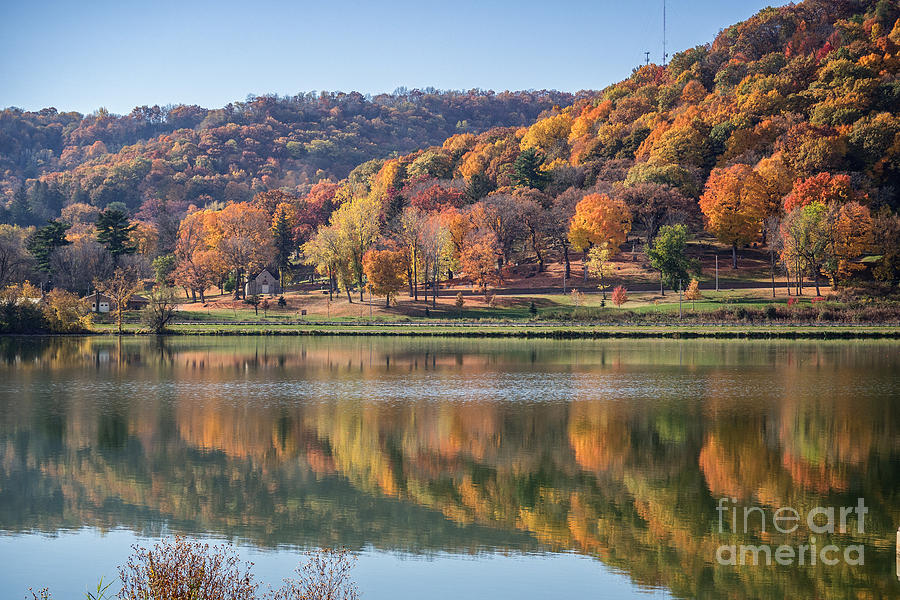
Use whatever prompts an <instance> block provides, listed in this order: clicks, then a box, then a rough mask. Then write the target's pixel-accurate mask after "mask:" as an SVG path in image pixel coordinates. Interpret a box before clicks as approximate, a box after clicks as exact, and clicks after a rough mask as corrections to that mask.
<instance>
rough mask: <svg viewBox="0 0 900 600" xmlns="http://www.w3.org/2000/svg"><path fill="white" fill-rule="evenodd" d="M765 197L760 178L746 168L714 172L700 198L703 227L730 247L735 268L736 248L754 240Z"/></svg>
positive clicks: (734, 167) (759, 223)
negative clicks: (703, 219)
mask: <svg viewBox="0 0 900 600" xmlns="http://www.w3.org/2000/svg"><path fill="white" fill-rule="evenodd" d="M767 198H768V194H767V193H766V187H765V184H764V182H763V180H762V178H761V177H760V176H759V175H758V174H757V173H756V172H754V170H753V169H752V168H751V167H750V166H749V165H743V164H738V165H734V166H731V167H728V168H724V169H713V171H712V173H710V175H709V179H708V180H707V182H706V189H705V190H704V192H703V195H702V196H700V210H701V211H703V216H704V217H705V218H706V225H707V227H708V228H709V230H710V231H711V232H712V233H713V234H714V235H715V236H716V237H717V238H718V239H719V241H721V242H723V243H725V244H729V245H730V246H731V259H732V265H733V266H734V268H737V247H738V245H743V244H747V243H750V242H751V241H753V240H755V239H756V238H757V236H758V235H759V233H760V230H761V227H762V221H763V219H764V218H765V217H766V204H767V202H766V200H767Z"/></svg>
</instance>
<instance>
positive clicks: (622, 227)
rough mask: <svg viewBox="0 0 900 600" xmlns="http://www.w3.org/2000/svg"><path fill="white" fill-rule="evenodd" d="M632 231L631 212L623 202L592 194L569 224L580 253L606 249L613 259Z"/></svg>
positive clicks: (587, 197) (580, 204)
mask: <svg viewBox="0 0 900 600" xmlns="http://www.w3.org/2000/svg"><path fill="white" fill-rule="evenodd" d="M630 231H631V211H630V210H628V205H627V204H625V202H624V201H623V200H621V199H619V198H610V197H609V196H608V195H606V194H588V195H587V196H585V197H584V198H582V199H581V201H580V202H579V203H578V204H576V205H575V215H574V216H573V217H572V220H571V221H570V222H569V241H570V242H572V246H573V247H574V248H575V249H576V250H580V251H581V250H588V249H589V248H590V247H591V246H602V247H604V248H605V249H606V250H608V252H609V256H612V255H614V254H615V253H616V252H618V251H619V246H621V245H622V244H623V243H624V242H625V240H626V239H627V238H628V232H630ZM586 258H587V257H585V261H584V265H585V267H584V278H585V281H586V280H587V262H588V261H587V260H586Z"/></svg>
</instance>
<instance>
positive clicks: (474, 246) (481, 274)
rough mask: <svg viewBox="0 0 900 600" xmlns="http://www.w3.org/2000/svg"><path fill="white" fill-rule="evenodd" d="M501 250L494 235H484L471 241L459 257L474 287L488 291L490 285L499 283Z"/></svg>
mask: <svg viewBox="0 0 900 600" xmlns="http://www.w3.org/2000/svg"><path fill="white" fill-rule="evenodd" d="M499 256H500V248H499V246H498V244H497V238H496V236H494V234H493V233H490V232H487V233H482V234H481V235H479V236H478V237H476V238H475V239H472V240H470V241H469V242H468V243H467V244H466V245H465V247H464V248H463V250H462V252H461V253H460V256H459V262H460V267H461V268H462V270H463V272H464V273H465V274H466V275H467V276H468V277H469V279H471V280H472V285H474V286H475V287H477V288H480V289H481V290H486V289H487V287H488V285H489V284H491V283H493V282H495V281H497V279H498V273H497V258H498V257H499Z"/></svg>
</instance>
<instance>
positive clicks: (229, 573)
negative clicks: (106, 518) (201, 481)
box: [30, 536, 359, 600]
mask: <svg viewBox="0 0 900 600" xmlns="http://www.w3.org/2000/svg"><path fill="white" fill-rule="evenodd" d="M355 563H356V556H355V555H354V554H352V553H351V552H348V551H347V550H343V549H330V548H325V549H322V550H315V551H311V552H307V553H306V562H304V563H302V564H301V565H300V566H298V567H297V570H296V576H297V578H296V579H285V580H284V584H283V585H282V587H281V588H279V589H277V590H266V591H260V589H259V588H260V585H259V584H258V583H256V582H255V580H254V577H253V573H252V567H253V563H245V562H242V561H241V560H240V558H239V557H238V554H237V551H236V550H235V548H234V547H233V546H230V545H220V546H211V545H209V544H207V543H204V542H199V541H192V540H188V539H187V538H184V537H181V536H176V537H175V538H165V539H162V540H160V541H158V542H157V543H156V544H155V545H154V546H153V547H151V548H144V547H140V546H134V547H133V552H132V554H131V556H130V557H129V558H128V562H127V563H125V565H124V566H122V567H120V568H119V580H120V583H121V586H122V587H121V588H120V589H119V591H118V593H116V595H115V596H111V595H109V592H108V590H109V588H110V585H109V584H107V585H105V586H104V585H103V582H102V581H101V584H100V585H98V586H97V594H92V593H90V592H88V593H87V595H86V600H107V599H109V600H111V598H113V597H115V598H118V599H119V600H358V598H359V593H358V591H357V588H356V584H355V583H354V582H353V579H352V577H351V571H352V569H353V567H354V565H355ZM30 593H31V598H32V600H52V596H51V594H50V591H49V590H48V589H47V588H43V589H41V590H39V591H34V590H30Z"/></svg>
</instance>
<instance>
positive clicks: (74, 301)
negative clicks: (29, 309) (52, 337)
mask: <svg viewBox="0 0 900 600" xmlns="http://www.w3.org/2000/svg"><path fill="white" fill-rule="evenodd" d="M43 312H44V318H45V319H46V321H47V327H48V329H49V330H50V331H51V332H53V333H81V332H84V331H89V330H90V328H91V312H90V310H88V307H87V305H86V303H85V302H84V301H82V300H81V299H80V298H79V297H78V296H76V295H75V294H73V293H71V292H66V291H64V290H58V289H54V290H51V291H50V292H48V293H47V295H46V296H44V304H43Z"/></svg>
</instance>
